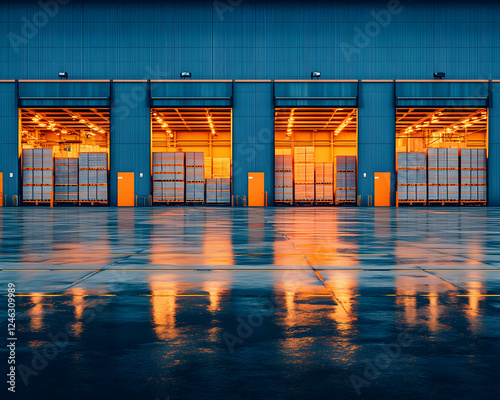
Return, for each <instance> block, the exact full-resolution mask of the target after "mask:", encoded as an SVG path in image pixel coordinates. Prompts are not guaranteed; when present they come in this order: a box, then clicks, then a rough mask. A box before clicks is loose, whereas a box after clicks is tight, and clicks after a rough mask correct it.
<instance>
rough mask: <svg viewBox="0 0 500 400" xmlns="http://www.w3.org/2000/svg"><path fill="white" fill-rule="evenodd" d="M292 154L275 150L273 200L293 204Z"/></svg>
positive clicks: (288, 151)
mask: <svg viewBox="0 0 500 400" xmlns="http://www.w3.org/2000/svg"><path fill="white" fill-rule="evenodd" d="M292 174H293V173H292V154H291V151H290V150H288V149H276V154H275V158H274V200H275V201H276V202H278V203H283V202H284V203H291V202H293V175H292Z"/></svg>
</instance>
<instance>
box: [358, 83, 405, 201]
mask: <svg viewBox="0 0 500 400" xmlns="http://www.w3.org/2000/svg"><path fill="white" fill-rule="evenodd" d="M359 96H360V97H359V126H358V195H361V196H363V202H365V201H366V199H367V196H368V195H370V196H372V200H373V196H374V173H375V172H390V173H391V202H392V204H394V201H395V197H394V195H395V187H396V186H395V184H396V177H395V169H396V162H395V153H396V109H395V108H394V84H393V83H392V82H391V83H379V82H377V83H367V82H361V83H360V93H359ZM364 174H366V177H364Z"/></svg>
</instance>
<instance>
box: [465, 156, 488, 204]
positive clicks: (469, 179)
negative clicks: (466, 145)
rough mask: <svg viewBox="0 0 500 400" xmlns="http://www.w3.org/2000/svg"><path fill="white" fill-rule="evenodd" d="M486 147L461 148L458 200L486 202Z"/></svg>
mask: <svg viewBox="0 0 500 400" xmlns="http://www.w3.org/2000/svg"><path fill="white" fill-rule="evenodd" d="M486 162H487V161H486V149H462V151H461V159H460V174H461V178H460V201H462V202H471V203H474V202H486V198H487V177H486Z"/></svg>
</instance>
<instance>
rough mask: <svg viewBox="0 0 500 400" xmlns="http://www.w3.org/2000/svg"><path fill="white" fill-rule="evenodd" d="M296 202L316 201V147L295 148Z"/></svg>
mask: <svg viewBox="0 0 500 400" xmlns="http://www.w3.org/2000/svg"><path fill="white" fill-rule="evenodd" d="M293 170H294V191H295V199H294V200H295V202H296V203H301V202H313V201H314V147H309V146H308V147H295V148H294V150H293Z"/></svg>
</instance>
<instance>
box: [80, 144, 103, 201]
mask: <svg viewBox="0 0 500 400" xmlns="http://www.w3.org/2000/svg"><path fill="white" fill-rule="evenodd" d="M78 172H79V173H78V200H79V201H108V154H107V153H80V154H79V156H78Z"/></svg>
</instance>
